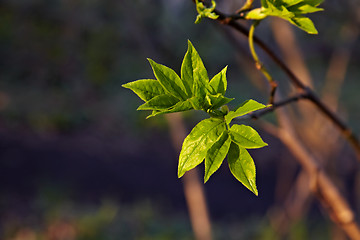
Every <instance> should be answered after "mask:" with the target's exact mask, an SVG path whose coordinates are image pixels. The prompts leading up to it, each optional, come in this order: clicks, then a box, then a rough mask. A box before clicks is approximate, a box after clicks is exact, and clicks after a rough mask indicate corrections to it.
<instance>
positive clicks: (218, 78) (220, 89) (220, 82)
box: [209, 66, 227, 95]
mask: <svg viewBox="0 0 360 240" xmlns="http://www.w3.org/2000/svg"><path fill="white" fill-rule="evenodd" d="M226 70H227V66H226V67H224V69H223V70H221V72H219V73H218V74H216V75H215V76H214V77H213V78H212V79H211V80H210V83H209V84H210V87H211V88H212V94H214V95H215V94H217V93H221V94H222V95H224V94H225V92H226V88H227V80H226Z"/></svg>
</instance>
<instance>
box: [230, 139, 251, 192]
mask: <svg viewBox="0 0 360 240" xmlns="http://www.w3.org/2000/svg"><path fill="white" fill-rule="evenodd" d="M228 163H229V168H230V171H231V173H232V174H233V176H234V177H235V178H236V179H237V180H239V181H240V182H241V183H242V184H243V185H244V186H245V187H247V188H248V189H249V190H250V191H252V192H253V193H254V194H255V195H256V196H257V195H258V190H257V188H256V169H255V163H254V160H253V159H252V157H251V156H250V154H249V153H248V151H247V150H246V149H244V148H241V147H239V146H238V145H237V144H236V143H234V142H232V143H231V145H230V149H229V153H228Z"/></svg>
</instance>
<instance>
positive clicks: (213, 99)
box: [205, 93, 234, 109]
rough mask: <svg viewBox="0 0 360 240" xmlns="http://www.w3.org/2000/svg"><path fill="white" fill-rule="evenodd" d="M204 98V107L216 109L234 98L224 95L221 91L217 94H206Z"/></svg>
mask: <svg viewBox="0 0 360 240" xmlns="http://www.w3.org/2000/svg"><path fill="white" fill-rule="evenodd" d="M205 99H206V104H205V108H206V109H218V108H219V107H221V106H223V105H225V104H227V103H229V102H231V101H232V100H234V98H227V97H224V96H223V95H222V94H221V93H218V94H217V95H211V94H208V95H206V97H205Z"/></svg>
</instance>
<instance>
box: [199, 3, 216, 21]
mask: <svg viewBox="0 0 360 240" xmlns="http://www.w3.org/2000/svg"><path fill="white" fill-rule="evenodd" d="M195 3H196V11H197V12H198V15H197V17H196V20H195V23H196V24H197V23H200V22H201V20H202V19H203V18H211V19H217V18H218V17H219V15H217V14H216V13H214V12H213V11H214V10H215V7H216V2H215V1H214V0H211V4H212V6H211V7H209V8H207V7H205V6H204V4H203V3H202V2H200V1H199V0H195Z"/></svg>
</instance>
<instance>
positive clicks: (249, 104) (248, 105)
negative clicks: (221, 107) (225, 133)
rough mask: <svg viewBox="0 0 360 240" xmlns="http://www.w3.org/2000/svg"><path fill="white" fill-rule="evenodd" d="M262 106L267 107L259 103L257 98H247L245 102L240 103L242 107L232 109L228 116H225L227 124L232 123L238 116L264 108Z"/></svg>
mask: <svg viewBox="0 0 360 240" xmlns="http://www.w3.org/2000/svg"><path fill="white" fill-rule="evenodd" d="M262 108H266V106H265V105H264V104H261V103H258V102H256V101H255V100H252V99H250V100H247V101H245V102H244V103H242V104H241V105H240V107H238V108H237V109H236V110H235V111H230V112H229V113H228V114H227V115H226V116H225V121H226V124H230V122H231V120H233V119H234V118H236V117H240V116H243V115H245V114H248V113H250V112H253V111H256V110H259V109H262Z"/></svg>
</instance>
